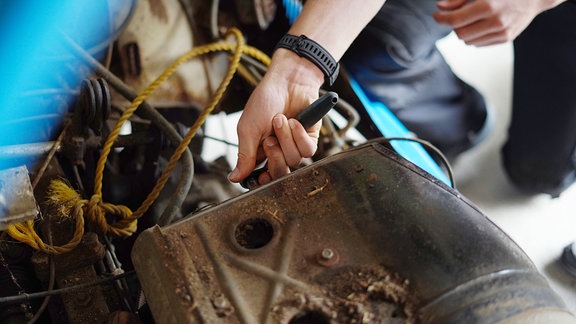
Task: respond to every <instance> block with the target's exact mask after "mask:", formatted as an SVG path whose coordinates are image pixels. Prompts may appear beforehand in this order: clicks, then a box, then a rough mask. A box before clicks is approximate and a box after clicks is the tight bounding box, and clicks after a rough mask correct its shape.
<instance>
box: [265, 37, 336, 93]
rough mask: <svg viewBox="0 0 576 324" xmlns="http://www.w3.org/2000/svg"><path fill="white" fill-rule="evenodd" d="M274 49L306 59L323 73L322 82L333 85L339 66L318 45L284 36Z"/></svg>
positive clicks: (308, 40)
mask: <svg viewBox="0 0 576 324" xmlns="http://www.w3.org/2000/svg"><path fill="white" fill-rule="evenodd" d="M276 48H286V49H289V50H291V51H292V52H294V53H296V54H298V56H301V57H304V58H306V59H308V60H309V61H310V62H312V63H314V65H316V66H317V67H318V68H319V69H320V70H321V71H322V73H324V82H326V83H328V85H329V86H331V85H332V84H334V81H335V80H336V77H338V71H339V70H340V65H339V64H338V62H336V60H335V59H334V57H332V55H330V53H328V51H327V50H326V49H324V47H322V46H321V45H320V44H318V43H316V42H315V41H313V40H311V39H310V38H308V37H306V36H304V35H300V36H294V35H290V34H286V35H284V36H282V38H281V39H280V41H279V42H278V44H277V45H276Z"/></svg>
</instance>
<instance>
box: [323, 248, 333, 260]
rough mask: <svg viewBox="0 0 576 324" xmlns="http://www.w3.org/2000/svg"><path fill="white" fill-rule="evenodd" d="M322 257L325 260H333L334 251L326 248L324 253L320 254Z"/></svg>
mask: <svg viewBox="0 0 576 324" xmlns="http://www.w3.org/2000/svg"><path fill="white" fill-rule="evenodd" d="M320 256H321V257H322V259H324V260H331V259H332V258H333V257H334V251H332V249H329V248H325V249H324V250H322V253H320Z"/></svg>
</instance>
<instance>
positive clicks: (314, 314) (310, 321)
mask: <svg viewBox="0 0 576 324" xmlns="http://www.w3.org/2000/svg"><path fill="white" fill-rule="evenodd" d="M288 323H289V324H330V319H329V318H328V316H326V314H324V313H322V312H319V311H305V312H301V313H298V314H296V315H295V316H294V317H292V319H291V320H290V322H288Z"/></svg>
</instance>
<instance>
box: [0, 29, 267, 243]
mask: <svg viewBox="0 0 576 324" xmlns="http://www.w3.org/2000/svg"><path fill="white" fill-rule="evenodd" d="M229 33H230V34H233V35H234V37H235V38H236V43H235V44H232V43H228V42H218V43H212V44H207V45H203V46H199V47H197V48H195V49H192V50H191V51H189V52H188V53H186V54H184V55H182V56H180V57H179V58H177V59H176V60H175V61H174V62H173V63H172V64H171V65H170V66H169V67H168V68H167V69H166V70H165V71H164V72H163V73H162V74H161V75H160V76H159V77H158V78H157V79H156V80H154V82H152V83H151V84H150V85H149V86H148V87H147V88H146V89H145V90H144V91H142V92H141V93H140V94H139V95H138V96H137V97H136V98H135V99H134V101H132V103H131V104H130V106H129V107H128V108H127V109H126V110H125V111H124V112H123V113H122V115H121V116H120V118H119V119H118V121H117V123H116V125H115V126H114V128H113V129H112V131H111V132H110V135H109V136H108V138H107V139H106V142H104V145H103V147H102V152H101V155H100V158H99V160H98V163H97V165H96V175H95V179H94V180H95V181H94V194H93V195H92V197H91V198H90V199H81V198H80V196H79V194H78V193H77V192H76V191H75V190H74V189H72V188H70V186H68V185H67V184H65V183H64V182H63V181H60V180H55V181H53V182H52V183H51V185H50V187H49V197H50V201H49V203H50V205H52V206H53V207H55V208H57V209H58V210H59V212H60V214H61V215H62V216H64V217H71V218H74V219H75V220H76V230H75V233H74V236H73V237H72V239H71V240H70V241H69V242H68V243H66V244H64V245H62V246H51V245H49V244H46V243H44V242H43V241H42V239H41V238H40V237H39V236H38V234H36V232H35V230H34V222H33V221H27V222H24V223H20V224H14V225H10V226H8V228H7V229H6V232H7V233H8V234H9V235H10V236H11V237H13V238H14V239H16V240H18V241H20V242H23V243H26V244H28V245H30V246H31V247H32V248H34V249H37V250H41V251H44V252H46V253H51V254H61V253H66V252H68V251H70V250H72V249H74V248H75V247H76V246H77V245H78V243H80V241H81V239H82V236H83V235H84V216H85V215H86V216H87V217H88V219H89V220H90V222H91V223H92V224H95V225H97V226H98V229H99V230H100V231H101V232H102V233H112V234H115V235H118V236H130V235H132V234H133V233H134V232H135V231H136V227H137V226H136V225H137V221H138V218H140V217H141V216H142V215H143V214H144V213H146V211H147V210H148V208H150V206H151V205H152V204H153V203H154V201H155V200H156V198H158V196H159V194H160V192H161V191H162V189H163V188H164V186H165V184H166V182H167V181H168V178H169V176H170V173H171V172H172V170H173V169H174V167H175V166H176V163H177V162H178V160H179V159H180V157H181V156H182V154H183V153H184V152H185V150H186V148H187V147H188V145H189V144H190V141H191V140H192V138H193V137H194V136H195V135H196V132H197V131H198V130H199V129H200V127H201V126H202V124H204V122H205V121H206V118H208V116H209V115H210V113H211V112H212V111H213V109H214V108H215V107H216V105H217V104H218V103H219V102H220V100H221V99H222V96H223V95H224V92H225V91H226V89H227V87H228V85H229V84H230V81H231V80H232V77H233V76H234V74H235V73H236V71H237V70H238V67H239V64H240V58H241V56H242V54H246V55H249V56H251V57H253V58H255V59H257V60H259V61H260V62H262V63H263V64H265V65H269V64H270V58H269V57H268V56H267V55H266V54H264V53H262V52H261V51H259V50H258V49H256V48H254V47H251V46H247V45H245V43H244V38H243V36H242V34H241V32H240V31H239V30H238V29H236V28H231V29H230V31H229ZM215 51H232V54H233V55H232V58H231V62H230V66H229V68H228V71H227V73H226V75H225V76H224V79H223V80H222V82H221V83H220V85H219V86H218V88H217V90H216V92H215V94H214V95H213V97H212V99H211V101H210V102H209V104H208V106H207V107H206V108H205V109H204V110H203V111H202V113H201V115H200V116H199V117H198V119H197V120H196V122H195V123H194V125H192V127H191V128H190V130H189V131H188V133H187V134H186V135H185V136H184V138H183V139H182V141H181V142H180V144H179V145H178V147H177V148H176V149H175V151H174V153H173V155H172V157H171V158H170V160H169V162H168V165H167V166H166V169H165V170H164V171H163V172H162V175H161V176H160V178H159V179H158V181H157V182H156V185H155V186H154V188H153V189H152V191H151V192H150V194H148V196H147V197H146V199H145V200H144V202H143V203H142V204H141V206H140V207H139V208H138V209H137V210H136V211H135V212H134V213H132V211H131V210H130V209H129V208H128V207H126V206H122V205H114V204H110V203H105V202H103V201H102V179H103V174H104V167H105V164H106V160H107V158H108V155H109V154H110V151H111V149H112V145H113V144H114V141H115V140H116V139H117V137H118V136H119V134H120V129H121V128H122V125H123V124H124V123H125V122H126V121H127V120H128V119H129V118H130V117H131V116H132V114H133V113H134V112H135V111H136V109H137V108H138V107H139V106H140V105H141V104H142V102H144V100H146V98H147V97H148V96H149V95H150V94H152V92H154V90H155V89H156V88H157V87H158V86H159V85H160V84H161V83H162V82H164V81H166V80H167V79H168V78H169V77H170V76H171V75H172V74H173V73H174V72H175V71H176V69H177V68H178V66H179V65H180V64H182V63H184V62H187V61H188V60H190V59H192V58H194V57H196V56H199V55H204V54H207V53H211V52H215ZM106 215H113V216H116V218H117V220H116V221H115V222H113V223H111V224H110V223H108V221H107V219H106Z"/></svg>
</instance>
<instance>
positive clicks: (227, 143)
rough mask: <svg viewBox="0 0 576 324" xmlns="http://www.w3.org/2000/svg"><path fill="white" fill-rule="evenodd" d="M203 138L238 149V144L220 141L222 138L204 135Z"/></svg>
mask: <svg viewBox="0 0 576 324" xmlns="http://www.w3.org/2000/svg"><path fill="white" fill-rule="evenodd" d="M201 137H203V138H207V139H211V140H213V141H216V142H220V143H224V144H226V145H230V146H234V147H238V144H236V143H232V142H228V141H226V140H223V139H220V138H216V137H213V136H210V135H202V136H201Z"/></svg>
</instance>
